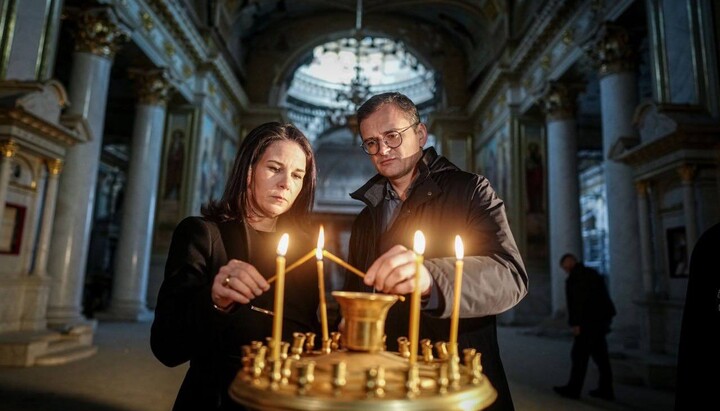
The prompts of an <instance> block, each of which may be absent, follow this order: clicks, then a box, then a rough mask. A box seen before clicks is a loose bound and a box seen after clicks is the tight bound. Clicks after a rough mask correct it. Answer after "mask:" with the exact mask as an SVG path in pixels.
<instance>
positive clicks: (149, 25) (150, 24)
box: [140, 11, 155, 31]
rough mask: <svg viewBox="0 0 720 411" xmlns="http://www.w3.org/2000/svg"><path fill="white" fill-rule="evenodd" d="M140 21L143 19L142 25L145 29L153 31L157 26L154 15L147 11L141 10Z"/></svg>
mask: <svg viewBox="0 0 720 411" xmlns="http://www.w3.org/2000/svg"><path fill="white" fill-rule="evenodd" d="M140 21H142V26H143V28H144V29H145V31H152V29H153V28H155V22H154V21H153V18H152V16H151V15H150V14H149V13H148V12H146V11H143V12H140Z"/></svg>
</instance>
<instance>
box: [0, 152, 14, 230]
mask: <svg viewBox="0 0 720 411" xmlns="http://www.w3.org/2000/svg"><path fill="white" fill-rule="evenodd" d="M17 150H18V145H17V144H16V143H15V142H14V141H12V140H6V141H3V142H0V222H2V221H3V216H4V215H5V202H6V200H7V189H8V184H10V164H12V159H13V157H15V153H17ZM0 231H2V225H0Z"/></svg>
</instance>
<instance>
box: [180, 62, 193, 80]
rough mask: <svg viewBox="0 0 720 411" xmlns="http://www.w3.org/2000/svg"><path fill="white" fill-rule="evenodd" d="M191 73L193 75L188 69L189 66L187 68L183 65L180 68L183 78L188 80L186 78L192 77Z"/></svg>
mask: <svg viewBox="0 0 720 411" xmlns="http://www.w3.org/2000/svg"><path fill="white" fill-rule="evenodd" d="M192 73H193V71H192V69H191V68H190V66H188V65H187V64H183V66H182V74H183V77H185V78H188V77H190V76H192Z"/></svg>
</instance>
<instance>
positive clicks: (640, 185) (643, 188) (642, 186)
mask: <svg viewBox="0 0 720 411" xmlns="http://www.w3.org/2000/svg"><path fill="white" fill-rule="evenodd" d="M648 187H650V182H649V181H647V180H640V181H636V182H635V191H637V193H638V196H640V197H642V198H645V197H647V194H648Z"/></svg>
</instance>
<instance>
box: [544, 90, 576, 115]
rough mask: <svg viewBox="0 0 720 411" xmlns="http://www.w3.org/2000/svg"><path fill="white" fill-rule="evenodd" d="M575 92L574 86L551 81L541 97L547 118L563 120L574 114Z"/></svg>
mask: <svg viewBox="0 0 720 411" xmlns="http://www.w3.org/2000/svg"><path fill="white" fill-rule="evenodd" d="M576 98H577V92H576V90H575V88H574V87H570V86H568V85H566V84H563V83H558V82H555V81H551V82H549V83H548V85H547V87H546V88H545V91H544V93H543V96H542V97H541V101H542V108H543V110H544V111H545V113H546V114H547V116H548V119H549V120H564V119H570V118H573V117H574V116H575V108H576V102H575V100H576Z"/></svg>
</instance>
